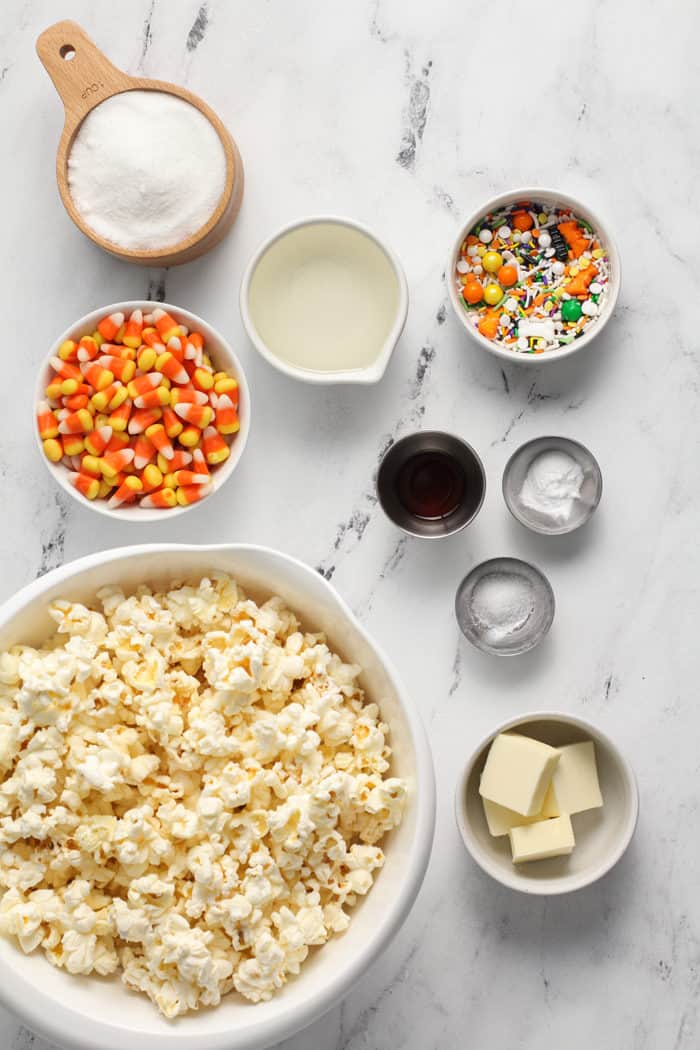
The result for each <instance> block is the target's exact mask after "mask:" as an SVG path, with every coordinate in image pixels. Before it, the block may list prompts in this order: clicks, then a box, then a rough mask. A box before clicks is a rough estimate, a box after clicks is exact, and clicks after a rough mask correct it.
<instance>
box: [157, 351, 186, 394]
mask: <svg viewBox="0 0 700 1050" xmlns="http://www.w3.org/2000/svg"><path fill="white" fill-rule="evenodd" d="M156 369H157V370H158V371H159V372H162V373H163V375H164V376H167V377H168V379H171V380H172V381H173V383H178V384H179V385H180V386H182V385H183V384H184V383H189V381H190V377H189V375H188V373H187V369H186V368H183V365H182V362H181V361H178V359H177V358H176V357H175V356H174V355H173V354H171V352H170V351H169V350H166V351H165V353H164V354H161V355H160V357H158V358H157V359H156Z"/></svg>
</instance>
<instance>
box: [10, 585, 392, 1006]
mask: <svg viewBox="0 0 700 1050" xmlns="http://www.w3.org/2000/svg"><path fill="white" fill-rule="evenodd" d="M49 613H50V616H51V618H52V619H53V621H54V622H55V624H56V634H55V635H54V636H53V637H52V638H50V639H48V640H47V642H46V644H45V646H44V647H43V648H41V649H35V648H32V647H29V646H17V647H15V648H14V649H12V650H11V651H10V652H7V653H0V768H1V769H2V783H1V784H0V891H4V892H3V895H2V897H1V899H0V933H2V934H4V935H5V936H8V937H11V938H14V939H15V940H16V942H17V944H18V945H19V947H20V948H21V950H22V951H24V952H32V951H35V950H43V951H44V952H45V954H46V957H47V958H48V959H49V961H50V962H52V963H53V964H54V965H55V966H58V967H62V968H65V969H66V970H67V971H68V972H69V973H71V974H75V975H83V974H91V973H97V974H99V975H100V976H108V975H110V974H120V975H121V979H122V981H123V982H124V983H125V984H126V985H127V986H128V987H129V988H132V989H134V990H137V991H140V992H142V993H143V994H145V995H147V996H148V997H149V998H150V999H151V1000H152V1002H153V1003H154V1004H155V1005H156V1007H157V1008H158V1009H159V1010H160V1011H161V1013H162V1014H163V1015H164V1016H165V1017H167V1018H174V1017H177V1016H179V1015H181V1014H184V1013H187V1012H188V1011H190V1010H196V1009H199V1008H202V1007H207V1006H216V1005H217V1004H218V1003H219V1002H220V1001H221V998H222V996H224V995H227V994H228V993H230V992H234V994H236V993H237V994H240V995H242V996H244V997H245V998H246V999H248V1000H249V1001H250V1002H253V1003H257V1002H264V1001H266V1000H268V999H270V998H271V997H272V996H273V995H274V994H275V993H276V992H278V991H279V990H280V989H281V988H283V987H284V985H285V983H286V982H287V981H288V980H289V979H290V978H291V977H293V976H295V975H296V974H298V973H299V971H300V968H301V966H302V965H303V964H304V961H305V959H306V958H307V956H308V954H309V952H310V951H311V950H312V949H313V948H316V947H319V946H321V945H323V944H324V943H325V942H326V941H327V940H329V939H330V938H331V937H333V936H336V935H338V934H342V933H343V932H344V931H345V930H346V929H347V927H348V925H349V924H350V922H351V920H352V910H353V907H354V906H355V904H356V903H357V901H358V900H359V899H360V898H361V897H362V896H363V895H365V894H366V893H368V892H370V891H371V888H372V886H373V883H374V880H375V878H376V876H377V873H378V872H379V871H380V870H381V868H382V866H383V864H384V853H383V851H382V848H381V845H380V843H381V841H382V839H383V837H384V835H385V834H386V833H387V832H388V831H389V830H391V828H394V827H396V826H397V825H398V824H399V823H400V821H401V819H402V813H403V808H404V804H405V798H406V786H405V784H404V782H403V781H402V780H400V779H399V778H397V777H394V776H392V775H391V747H390V744H389V740H388V735H389V734H388V728H387V726H386V725H385V724H384V723H383V722H382V721H381V717H380V711H379V707H378V706H377V704H375V703H371V702H367V701H366V700H365V697H364V695H363V693H362V690H361V689H360V688H359V686H358V684H357V679H358V675H359V674H360V671H361V668H359V667H356V666H354V665H350V664H346V663H344V662H343V661H342V660H341V659H340V657H339V656H338V655H337V654H335V653H333V652H332V651H331V650H330V649H329V648H328V646H327V644H326V642H325V639H324V638H323V636H322V635H319V634H310V633H305V632H304V631H303V630H302V628H301V626H300V624H299V623H298V621H297V619H296V617H295V616H294V614H293V613H292V612H290V611H289V610H288V609H286V608H285V607H284V605H283V603H282V601H281V599H279V598H276V597H273V598H270V599H269V601H267V602H265V603H264V604H262V605H258V604H256V603H255V602H253V601H251V600H249V599H247V598H246V596H245V594H244V593H243V592H242V590H241V589H240V588H239V587H238V585H237V584H236V582H235V581H234V580H232V579H231V578H230V577H228V576H226V575H224V574H221V573H212V574H211V576H210V577H208V578H207V577H205V578H203V579H201V580H199V581H198V582H196V583H184V582H183V583H180V582H179V583H176V584H173V585H172V587H171V589H170V590H169V591H167V592H153V591H152V590H151V589H150V588H148V587H146V586H141V587H139V588H138V590H137V591H136V593H134V594H132V595H129V596H127V595H126V594H125V593H124V592H123V591H122V590H121V589H120V588H118V587H105V588H103V589H102V590H101V591H100V592H99V593H98V595H97V601H96V607H95V608H94V609H93V608H89V607H88V606H87V605H83V604H80V603H76V602H70V601H65V600H62V599H59V600H56V601H54V602H52V603H51V605H50V607H49Z"/></svg>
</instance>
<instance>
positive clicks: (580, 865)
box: [455, 711, 639, 895]
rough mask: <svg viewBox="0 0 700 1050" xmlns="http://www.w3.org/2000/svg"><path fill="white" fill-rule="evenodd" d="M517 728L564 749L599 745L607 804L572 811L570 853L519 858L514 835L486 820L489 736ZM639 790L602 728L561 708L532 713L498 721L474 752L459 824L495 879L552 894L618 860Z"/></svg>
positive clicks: (461, 786)
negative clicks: (482, 785) (483, 785)
mask: <svg viewBox="0 0 700 1050" xmlns="http://www.w3.org/2000/svg"><path fill="white" fill-rule="evenodd" d="M506 730H517V732H518V733H524V734H525V735H526V736H532V737H535V738H536V739H537V740H541V741H543V743H545V744H551V745H552V746H553V747H561V746H563V745H564V744H573V743H577V742H578V741H580V740H592V741H593V742H594V745H595V753H596V761H597V765H598V777H599V780H600V790H601V794H602V796H603V808H602V809H595V810H589V811H588V812H586V813H577V814H575V815H574V816H573V817H572V823H573V825H574V834H575V836H576V846H575V848H574V851H573V853H572V854H571V855H570V856H568V857H555V858H552V859H551V860H540V861H533V862H531V863H529V864H518V865H515V864H513V861H512V859H511V852H510V845H509V842H508V836H507V835H505V836H501V837H499V838H494V837H493V836H492V835H491V834H490V833H489V829H488V827H487V825H486V818H485V816H484V807H483V803H482V801H481V796H480V794H479V781H480V778H481V772H482V770H483V768H484V763H485V762H486V756H487V754H488V751H489V748H490V746H491V742H492V741H493V739H494V737H496V736H498V734H499V733H503V732H506ZM638 812H639V793H638V790H637V782H636V780H635V776H634V773H633V771H632V767H631V766H630V764H629V763H628V761H627V759H626V758H625V757H624V755H623V754H622V753H621V751H620V750H619V749H618V747H617V746H616V745H615V744H614V743H613V741H612V740H611V739H610V737H608V736H606V734H605V733H603V732H602V730H600V729H598V728H597V727H596V726H594V725H592V724H591V723H590V722H586V721H585V720H584V719H583V718H578V717H577V716H575V715H568V714H564V713H563V712H561V711H533V712H531V713H530V714H526V715H521V716H520V717H519V718H512V719H510V720H509V721H507V722H504V723H503V724H502V725H500V726H497V727H496V729H494V730H493V732H492V733H489V735H488V737H487V738H486V739H485V740H482V742H481V743H480V744H479V746H478V747H477V748H476V749H475V751H474V753H473V754H472V755H471V757H470V758H469V761H468V762H467V764H466V767H465V769H464V772H463V774H462V776H461V777H460V780H459V783H458V784H457V790H456V795H455V815H456V817H457V827H458V828H459V831H460V834H461V836H462V839H463V841H464V845H465V846H466V847H467V849H468V850H469V852H470V853H471V855H472V857H473V858H474V860H475V861H476V863H477V864H478V865H479V866H480V867H481V868H483V870H484V871H485V872H486V873H487V874H488V875H491V876H492V878H494V879H496V881H497V882H500V883H502V884H503V885H504V886H509V887H510V888H511V889H514V890H520V891H521V892H522V893H532V894H541V895H554V894H558V893H570V892H571V891H572V890H580V889H582V888H583V887H584V886H588V885H590V883H592V882H595V881H596V880H597V879H600V878H601V877H602V876H603V875H605V874H606V873H607V872H608V871H610V869H611V868H612V867H613V865H615V864H617V862H618V860H619V859H620V857H621V856H622V854H623V853H624V852H625V850H626V849H627V847H628V845H629V843H630V840H631V838H632V836H633V834H634V830H635V828H636V826H637V816H638Z"/></svg>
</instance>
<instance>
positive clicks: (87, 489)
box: [68, 471, 100, 500]
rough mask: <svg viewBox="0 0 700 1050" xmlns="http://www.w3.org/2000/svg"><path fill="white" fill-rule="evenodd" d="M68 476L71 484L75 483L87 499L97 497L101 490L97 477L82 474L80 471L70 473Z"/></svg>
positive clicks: (75, 486)
mask: <svg viewBox="0 0 700 1050" xmlns="http://www.w3.org/2000/svg"><path fill="white" fill-rule="evenodd" d="M68 478H69V480H70V483H71V485H73V487H74V488H76V489H77V490H78V492H79V493H80V494H81V495H82V496H85V499H89V500H93V499H97V495H98V493H99V491H100V483H99V481H98V480H97V478H91V477H88V475H87V474H80V473H79V472H78V471H73V472H72V473H70V474H69V475H68Z"/></svg>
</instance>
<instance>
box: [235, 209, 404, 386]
mask: <svg viewBox="0 0 700 1050" xmlns="http://www.w3.org/2000/svg"><path fill="white" fill-rule="evenodd" d="M322 225H329V226H335V227H337V230H338V243H337V245H336V246H335V249H336V252H337V255H338V258H340V259H342V258H343V251H342V248H343V238H344V237H348V238H356V237H357V236H358V234H359V235H361V236H362V237H364V238H366V239H367V241H368V247H369V249H370V251H371V250H374V252H375V253H376V259H377V262H381V263H382V264H383V263H386V264H388V266H389V268H390V270H391V271H393V275H394V277H395V279H396V283H397V302H396V310H395V313H394V318H393V322H392V324H391V327H390V329H389V331H388V333H387V335H386V338H385V340H384V343H383V345H382V347H381V349H380V350H379V351H378V353H377V355H376V357H375V359H374V360H373V361H372V363H371V364H369V365H367V366H366V367H364V368H352V369H346V370H337V371H316V370H313V369H310V368H299V367H297V366H296V365H293V364H291V363H290V362H288V361H285V360H283V358H281V357H280V356H279V355H278V354H276V353H275V352H274V350H273V349H271V347H270V346H269V345H268V343H267V342H266V340H265V339H264V338H263V336H262V335H261V334H260V332H259V330H258V326H257V324H256V320H255V317H254V313H255V309H254V307H253V305H252V303H251V285H252V283H253V280H254V277H255V273H256V270H257V269H258V266H259V265H260V264H261V262H262V260H263V259H264V260H265V263H266V264H267V265H272V266H275V265H277V261H276V260H275V253H276V252H278V251H283V252H285V253H286V252H287V251H288V250H289V252H290V255H291V258H290V259H287V257H286V254H285V258H284V260H282V259H281V258H280V260H279V269H280V280H283V279H284V272H285V271H287V272H288V269H289V266H290V265H298V264H299V263H300V262H301V260H302V259H303V264H306V263H307V262H308V261H309V260H313V259H314V257H315V253H316V252H319V257H324V258H325V254H324V255H323V256H321V255H320V253H322V252H324V253H325V251H326V250H327V249H323V248H322V247H319V246H317V245H314V244H307V243H306V242H304V243H303V244H300V245H299V246H297V245H296V244H295V242H294V240H293V238H294V235H295V234H297V233H299V234H303V233H305V232H306V231H309V230H311V228H312V227H314V226H322ZM348 257H349V256H348ZM372 291H373V293H374V294H376V295H380V294H381V291H380V289H379V288H377V289H376V290H374V289H373V290H372ZM353 294H358V293H357V289H354V288H353V286H352V282H351V281H350V280H349V281H348V292H347V310H348V311H350V310H352V309H353ZM240 304H241V317H242V319H243V325H244V327H245V329H246V332H247V333H248V336H249V338H250V341H251V342H252V344H253V346H254V347H255V349H256V350H257V351H258V353H259V354H260V355H261V356H262V357H264V358H265V360H266V361H268V362H269V363H270V364H271V365H272V366H273V367H274V368H276V369H278V371H280V372H283V373H284V375H287V376H291V377H292V378H293V379H301V380H302V382H304V383H318V384H331V383H362V384H366V383H378V382H379V380H380V379H381V378H382V376H383V375H384V372H385V371H386V367H387V365H388V364H389V359H390V358H391V355H392V353H393V351H394V347H395V346H396V344H397V342H398V341H399V337H400V335H401V333H402V331H403V328H404V325H405V323H406V316H407V314H408V284H407V282H406V276H405V274H404V272H403V268H402V266H401V263H400V262H399V260H398V258H397V257H396V255H395V254H394V252H392V250H391V249H390V248H389V247H388V245H387V244H385V243H384V242H383V241H382V240H380V238H379V237H378V236H377V235H376V233H373V232H372V231H371V230H369V229H368V228H367V227H366V226H363V225H361V224H360V223H359V222H354V221H353V220H352V219H346V218H341V217H339V216H336V215H315V216H312V217H311V218H307V219H299V220H297V221H296V222H291V223H289V224H288V225H287V226H283V227H282V229H281V230H278V231H277V233H275V234H273V235H272V237H269V238H268V239H267V240H266V241H264V242H263V244H261V245H260V247H259V248H258V250H257V251H256V252H255V254H254V255H253V257H252V259H251V260H250V262H249V263H248V266H247V267H246V271H245V273H244V275H243V281H242V282H241V293H240ZM342 323H343V317H342V316H339V317H338V325H339V326H341V325H342Z"/></svg>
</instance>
